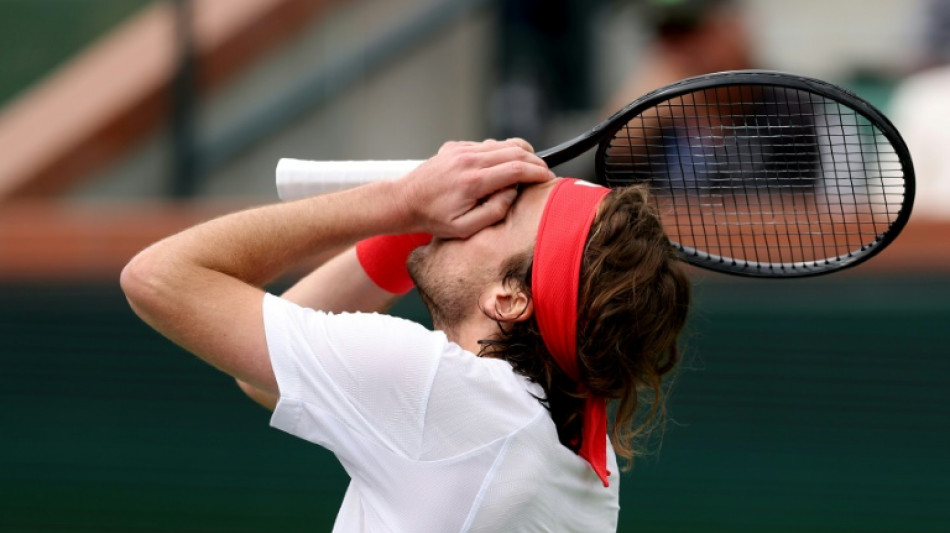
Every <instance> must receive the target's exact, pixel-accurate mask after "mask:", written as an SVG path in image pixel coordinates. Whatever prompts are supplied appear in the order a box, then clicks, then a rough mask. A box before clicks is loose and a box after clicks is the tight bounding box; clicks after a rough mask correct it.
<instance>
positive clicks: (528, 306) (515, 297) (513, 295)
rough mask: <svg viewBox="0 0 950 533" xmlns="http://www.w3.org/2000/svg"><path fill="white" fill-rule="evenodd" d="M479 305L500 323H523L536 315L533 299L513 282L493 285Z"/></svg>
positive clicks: (483, 295) (483, 294)
mask: <svg viewBox="0 0 950 533" xmlns="http://www.w3.org/2000/svg"><path fill="white" fill-rule="evenodd" d="M479 304H480V306H481V308H482V310H483V311H484V313H485V314H486V315H488V317H489V318H491V319H492V320H496V321H498V322H521V321H523V320H527V319H529V318H531V316H532V315H533V314H534V306H533V305H532V302H531V298H530V297H529V296H528V294H527V293H526V292H525V291H524V289H522V288H521V286H520V285H519V284H518V283H515V282H513V281H511V280H509V281H506V282H498V283H495V284H493V285H492V286H491V287H489V289H488V290H486V291H485V292H484V293H482V297H481V301H480V302H479Z"/></svg>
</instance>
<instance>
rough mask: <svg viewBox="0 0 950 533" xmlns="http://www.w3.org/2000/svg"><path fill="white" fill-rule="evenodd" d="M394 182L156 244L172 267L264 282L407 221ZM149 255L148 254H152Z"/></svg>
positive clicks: (265, 211) (214, 224)
mask: <svg viewBox="0 0 950 533" xmlns="http://www.w3.org/2000/svg"><path fill="white" fill-rule="evenodd" d="M392 189H393V185H392V184H391V183H376V184H372V185H369V186H366V187H361V188H358V189H354V190H351V191H345V192H342V193H338V194H335V195H328V196H321V197H316V198H308V199H305V200H300V201H296V202H290V203H284V204H274V205H268V206H264V207H261V208H256V209H251V210H247V211H242V212H238V213H233V214H231V215H227V216H225V217H222V218H219V219H216V220H212V221H210V222H206V223H204V224H201V225H198V226H196V227H194V228H191V229H189V230H186V231H184V232H182V233H179V234H177V235H174V236H172V237H170V238H168V239H165V240H163V241H160V242H158V243H156V244H155V245H153V246H152V250H151V251H152V252H153V253H154V255H156V256H161V257H162V260H163V264H164V266H166V267H168V268H169V269H172V268H175V267H178V268H206V269H210V270H213V271H216V272H222V273H225V274H227V275H229V276H232V277H234V278H237V279H239V280H241V281H244V282H246V283H249V284H251V285H253V286H262V285H263V284H265V283H267V282H268V281H271V280H272V279H273V278H275V277H276V276H278V275H280V274H281V273H283V272H284V271H286V270H287V269H288V268H290V267H293V266H294V265H296V264H298V263H299V262H300V261H301V260H303V259H306V258H308V257H310V256H312V255H313V254H315V253H317V252H320V251H323V250H327V249H331V248H338V247H341V246H346V245H348V244H350V243H352V242H354V241H356V240H358V239H360V238H363V237H365V236H368V235H373V234H377V233H387V232H392V231H399V229H400V227H402V226H404V225H405V224H406V221H405V218H404V217H402V215H401V213H400V211H399V208H398V207H397V205H396V203H395V202H394V201H393V200H392V197H393V192H392ZM146 257H147V256H146Z"/></svg>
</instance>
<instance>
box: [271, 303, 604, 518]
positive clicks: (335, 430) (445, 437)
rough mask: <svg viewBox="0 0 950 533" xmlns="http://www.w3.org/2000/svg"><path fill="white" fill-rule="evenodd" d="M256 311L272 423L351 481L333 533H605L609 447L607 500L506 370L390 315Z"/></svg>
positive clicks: (533, 393) (280, 307) (536, 392)
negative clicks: (263, 339) (328, 456)
mask: <svg viewBox="0 0 950 533" xmlns="http://www.w3.org/2000/svg"><path fill="white" fill-rule="evenodd" d="M263 306H264V307H263V309H264V327H265V331H266V335H267V345H268V349H269V350H270V356H271V363H272V365H273V367H274V373H275V375H276V377H277V383H278V386H279V388H280V401H279V403H278V404H277V408H276V410H275V411H274V415H273V417H272V418H271V425H272V426H274V427H276V428H278V429H281V430H283V431H286V432H288V433H291V434H293V435H296V436H298V437H300V438H303V439H306V440H308V441H310V442H314V443H316V444H319V445H321V446H323V447H325V448H327V449H329V450H330V451H332V452H333V453H334V454H336V456H337V458H338V459H339V460H340V463H341V464H342V465H343V467H344V468H345V469H346V471H347V473H348V474H349V476H350V478H351V482H350V485H349V488H348V489H347V491H346V496H345V497H344V500H343V505H342V507H341V509H340V512H339V515H338V516H337V519H336V524H335V526H334V531H335V532H355V531H371V532H389V531H392V532H406V533H419V532H455V531H471V532H475V531H485V532H488V531H491V532H497V531H506V532H514V531H558V532H563V531H579V532H580V531H583V532H585V533H588V532H601V531H616V528H617V514H618V511H619V500H618V495H619V477H618V476H617V474H616V472H617V462H616V457H615V456H614V453H613V449H612V448H610V447H609V443H608V468H609V469H610V471H611V477H610V487H609V488H605V487H604V486H603V483H601V481H600V479H598V477H597V475H596V474H595V473H594V471H593V470H592V469H591V468H590V466H589V465H588V463H587V462H586V461H584V460H583V459H581V458H580V457H579V456H577V455H576V454H574V452H572V451H570V450H569V449H567V448H566V447H564V446H563V445H561V443H560V442H559V441H558V437H557V430H556V428H555V426H554V423H553V421H552V420H551V417H550V415H549V414H548V412H547V410H546V409H545V408H544V407H543V406H542V405H541V404H540V403H539V402H538V400H537V398H536V397H538V396H543V391H542V389H541V388H540V387H539V386H538V385H536V384H533V383H531V382H529V381H528V380H527V379H525V378H524V377H522V376H520V375H518V374H516V373H515V372H513V371H512V368H511V365H509V364H508V363H507V362H505V361H501V360H497V359H489V358H479V357H477V356H475V355H474V354H472V353H471V352H467V351H465V350H463V349H462V348H460V347H459V346H458V345H456V344H454V343H451V342H449V341H448V340H447V339H446V337H445V335H444V334H443V333H442V332H438V331H437V332H432V331H429V330H427V329H426V328H424V327H422V326H421V325H419V324H416V323H414V322H410V321H408V320H403V319H400V318H395V317H392V316H387V315H380V314H360V313H356V314H350V313H343V314H328V313H323V312H318V311H313V310H310V309H304V308H301V307H299V306H297V305H295V304H293V303H291V302H288V301H286V300H283V299H281V298H278V297H276V296H273V295H270V294H268V295H266V296H265V297H264V304H263ZM604 438H605V439H606V438H607V436H606V435H605V436H604Z"/></svg>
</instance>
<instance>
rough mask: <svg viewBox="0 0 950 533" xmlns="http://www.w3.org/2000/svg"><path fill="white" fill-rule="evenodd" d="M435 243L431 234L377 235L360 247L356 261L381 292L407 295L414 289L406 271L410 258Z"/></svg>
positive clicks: (357, 245) (359, 243) (361, 243)
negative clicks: (422, 247) (431, 242)
mask: <svg viewBox="0 0 950 533" xmlns="http://www.w3.org/2000/svg"><path fill="white" fill-rule="evenodd" d="M431 240H432V235H429V234H428V233H407V234H403V235H377V236H376V237H370V238H368V239H363V240H362V241H360V242H358V243H356V258H357V259H359V262H360V265H362V267H363V270H364V271H365V272H366V275H367V276H369V279H371V280H373V283H375V284H376V285H377V286H378V287H379V288H381V289H383V290H384V291H388V292H391V293H393V294H405V293H407V292H409V291H410V290H411V289H412V287H413V283H412V278H410V277H409V269H408V268H406V261H407V260H408V259H409V254H410V253H412V251H413V250H415V249H416V248H418V247H420V246H424V245H426V244H429V241H431Z"/></svg>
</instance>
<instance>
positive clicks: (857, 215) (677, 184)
mask: <svg viewBox="0 0 950 533" xmlns="http://www.w3.org/2000/svg"><path fill="white" fill-rule="evenodd" d="M572 142H573V143H574V146H569V145H571V143H572ZM572 142H569V143H565V144H563V145H561V146H559V147H555V148H554V149H552V150H550V151H548V152H550V153H545V154H543V155H545V156H547V157H550V158H551V160H550V161H549V164H551V163H552V162H555V164H556V162H560V161H559V160H566V159H569V158H570V157H574V156H576V155H577V153H579V152H577V153H573V152H576V150H578V149H581V148H583V150H587V149H589V148H591V147H592V146H593V145H594V144H597V145H598V148H597V153H596V157H595V167H596V168H595V170H596V176H597V180H598V181H599V182H600V183H602V184H603V185H606V186H608V187H623V186H630V185H636V184H646V185H647V186H648V187H649V189H650V193H651V194H650V196H651V202H652V204H653V207H654V208H655V210H656V212H657V214H658V215H659V217H660V219H661V222H662V223H663V226H664V228H665V229H666V232H667V235H668V236H669V238H670V242H671V243H672V245H673V247H674V248H675V249H676V250H677V252H678V253H679V255H680V256H681V257H682V258H683V259H684V260H685V261H687V262H689V263H691V264H693V265H696V266H699V267H702V268H706V269H710V270H714V271H718V272H724V273H729V274H737V275H743V276H754V277H772V278H789V277H803V276H813V275H818V274H825V273H829V272H834V271H837V270H841V269H843V268H848V267H853V266H855V265H857V264H860V263H862V262H864V261H866V260H868V259H869V258H871V257H873V256H874V255H875V254H877V253H879V252H880V251H881V250H883V249H884V248H885V247H886V246H887V245H888V244H889V243H891V242H892V241H893V240H894V238H896V237H897V235H898V234H899V233H900V231H901V230H902V229H903V227H904V225H905V224H906V223H907V220H908V219H909V217H910V213H911V210H912V208H913V201H914V194H915V185H914V169H913V163H912V161H911V158H910V153H909V151H908V149H907V146H906V144H905V143H904V141H903V139H902V138H901V136H900V134H899V132H898V131H897V129H896V128H895V127H894V126H893V124H892V123H891V122H890V121H889V120H888V119H887V118H886V117H885V116H884V115H883V114H882V113H881V112H880V111H878V110H877V109H875V108H874V107H873V106H872V105H871V104H869V103H868V102H867V101H865V100H864V99H862V98H860V97H858V96H857V95H855V94H854V93H852V92H850V91H848V90H846V89H843V88H840V87H837V86H835V85H833V84H830V83H827V82H824V81H821V80H817V79H812V78H807V77H802V76H797V75H793V74H786V73H781V72H775V71H763V70H745V71H730V72H720V73H715V74H709V75H704V76H699V77H695V78H689V79H686V80H683V81H680V82H678V83H675V84H673V85H670V86H667V87H664V88H661V89H658V90H656V91H653V92H651V93H648V94H646V95H644V96H643V97H641V98H639V99H637V100H636V101H634V102H632V103H631V104H630V105H628V106H626V107H625V108H624V109H622V110H620V111H618V112H617V113H615V114H614V115H613V116H611V117H610V118H609V119H607V120H606V121H605V122H603V123H602V124H600V125H598V126H597V127H595V128H594V129H592V130H591V131H590V132H588V133H587V134H585V135H583V136H582V137H581V138H579V139H578V140H575V141H572ZM583 150H582V151H583ZM568 156H569V157H568ZM546 160H547V158H546Z"/></svg>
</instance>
